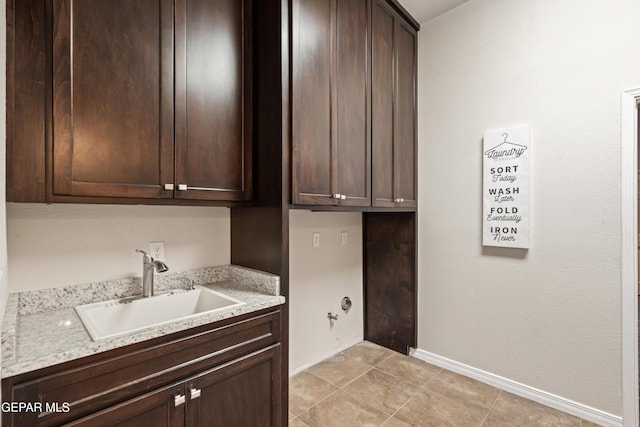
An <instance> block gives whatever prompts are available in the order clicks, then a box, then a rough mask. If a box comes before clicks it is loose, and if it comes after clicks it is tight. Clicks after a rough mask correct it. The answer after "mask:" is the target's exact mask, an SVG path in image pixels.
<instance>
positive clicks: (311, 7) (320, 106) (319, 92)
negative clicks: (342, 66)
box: [291, 0, 338, 205]
mask: <svg viewBox="0 0 640 427" xmlns="http://www.w3.org/2000/svg"><path fill="white" fill-rule="evenodd" d="M292 20H293V27H292V38H293V40H292V56H293V65H292V67H293V70H292V76H291V77H292V92H293V95H292V126H293V135H292V137H293V140H292V165H291V167H292V177H291V178H292V179H291V184H292V203H293V204H306V205H332V204H335V202H336V199H335V194H337V192H338V191H337V185H336V178H337V170H336V162H337V152H336V138H335V135H332V132H333V129H332V126H331V117H332V111H331V110H332V103H334V102H335V94H333V95H332V91H335V86H332V82H334V81H335V69H334V65H335V43H334V37H333V35H332V34H333V33H334V32H335V0H294V1H293V5H292Z"/></svg>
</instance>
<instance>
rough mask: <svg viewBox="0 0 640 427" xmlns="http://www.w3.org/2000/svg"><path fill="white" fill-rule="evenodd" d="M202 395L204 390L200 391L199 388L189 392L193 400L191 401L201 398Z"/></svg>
mask: <svg viewBox="0 0 640 427" xmlns="http://www.w3.org/2000/svg"><path fill="white" fill-rule="evenodd" d="M201 393H202V390H200V389H199V388H192V389H191V390H189V397H190V398H191V400H193V399H197V398H199V397H200V394H201Z"/></svg>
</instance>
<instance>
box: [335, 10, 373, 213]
mask: <svg viewBox="0 0 640 427" xmlns="http://www.w3.org/2000/svg"><path fill="white" fill-rule="evenodd" d="M369 4H370V3H369V1H366V0H361V1H353V0H337V4H336V26H337V28H336V33H337V37H336V42H337V48H336V55H337V60H336V79H335V82H336V83H335V86H336V88H337V90H336V92H335V96H336V110H335V113H334V115H333V117H334V119H333V122H334V123H335V125H336V127H337V129H336V134H337V145H338V164H337V166H338V193H340V195H341V197H340V200H339V204H340V205H345V206H371V127H370V123H371V122H370V117H371V100H370V97H369V82H370V81H371V67H370V61H369V58H370V55H369V40H370V31H371V29H370V25H369V22H370V19H369V14H370V10H371V9H370V7H369ZM342 196H344V198H343V197H342Z"/></svg>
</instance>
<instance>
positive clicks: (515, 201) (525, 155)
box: [482, 126, 531, 249]
mask: <svg viewBox="0 0 640 427" xmlns="http://www.w3.org/2000/svg"><path fill="white" fill-rule="evenodd" d="M482 158H483V168H482V181H483V185H482V192H483V196H482V199H483V203H482V244H483V245H484V246H499V247H507V248H525V249H528V248H529V225H530V220H531V219H530V216H529V182H530V177H531V174H530V166H531V165H530V159H531V136H530V131H529V127H528V126H522V127H515V128H510V129H503V130H497V131H491V132H486V133H485V134H484V142H483V150H482Z"/></svg>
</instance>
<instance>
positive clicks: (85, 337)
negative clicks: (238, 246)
mask: <svg viewBox="0 0 640 427" xmlns="http://www.w3.org/2000/svg"><path fill="white" fill-rule="evenodd" d="M192 284H195V285H200V286H206V287H208V288H210V289H213V290H216V291H218V292H220V293H222V294H225V295H228V296H230V297H232V298H235V299H238V300H240V301H242V302H244V303H245V304H244V305H241V306H239V307H231V308H229V309H227V310H222V311H219V312H215V313H210V314H207V313H203V314H200V315H195V316H192V317H190V318H188V319H184V320H178V321H175V322H171V323H167V324H163V325H158V326H156V327H150V328H146V329H144V330H141V331H137V332H132V333H130V334H126V335H121V336H117V337H113V338H107V339H104V340H98V341H93V340H92V339H91V337H90V336H89V334H88V333H87V331H86V330H85V328H84V326H83V324H82V321H81V320H80V318H79V317H78V315H77V314H76V311H75V310H74V307H75V306H77V305H81V304H88V303H92V302H98V301H108V300H111V299H118V298H123V297H128V296H134V295H138V294H140V290H141V284H140V278H128V279H122V280H113V281H105V282H94V283H87V284H82V285H72V286H66V287H63V288H54V289H43V290H37V291H25V292H18V293H12V294H10V295H9V300H8V303H7V308H6V312H5V317H4V321H3V324H2V378H6V377H10V376H13V375H18V374H21V373H24V372H29V371H33V370H36V369H41V368H45V367H48V366H52V365H55V364H58V363H63V362H67V361H70V360H73V359H78V358H81V357H84V356H90V355H93V354H96V353H100V352H103V351H107V350H112V349H114V348H118V347H122V346H125V345H128V344H133V343H137V342H140V341H145V340H148V339H152V338H156V337H159V336H162V335H166V334H170V333H173V332H178V331H182V330H185V329H189V328H193V327H196V326H200V325H204V324H208V323H213V322H216V321H219V320H223V319H228V318H230V317H234V316H238V315H241V314H246V313H251V312H254V311H258V310H261V309H264V308H269V307H274V306H277V305H280V304H283V303H284V302H285V299H284V297H283V296H281V295H280V278H279V277H278V276H275V275H272V274H268V273H263V272H260V271H256V270H251V269H248V268H244V267H238V266H233V265H228V266H219V267H207V268H201V269H197V270H190V271H185V272H181V273H172V274H165V275H156V286H155V288H156V291H163V290H170V289H188V288H189V287H191V285H192Z"/></svg>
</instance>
